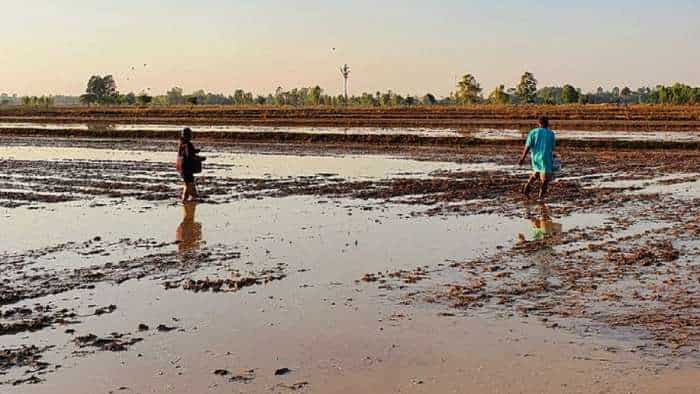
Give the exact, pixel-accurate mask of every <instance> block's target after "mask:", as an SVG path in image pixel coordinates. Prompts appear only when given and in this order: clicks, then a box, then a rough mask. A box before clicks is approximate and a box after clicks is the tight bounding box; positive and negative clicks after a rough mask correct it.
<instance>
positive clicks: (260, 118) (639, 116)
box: [0, 105, 700, 130]
mask: <svg viewBox="0 0 700 394" xmlns="http://www.w3.org/2000/svg"><path fill="white" fill-rule="evenodd" d="M541 114H547V115H548V116H549V117H550V118H551V119H552V120H553V121H555V123H556V124H557V125H558V126H560V127H585V128H590V129H597V128H609V129H610V128H613V129H617V130H626V129H634V128H655V129H662V130H678V129H686V130H687V129H694V128H697V126H698V125H699V124H700V110H698V107H697V106H641V105H640V106H617V105H586V106H579V105H572V106H514V107H511V106H488V105H486V106H468V107H422V106H418V107H411V108H271V107H242V108H241V107H225V106H195V107H192V106H181V107H147V108H133V107H131V108H125V107H92V108H87V107H82V108H81V107H74V108H73V107H70V108H60V107H56V108H23V107H17V108H5V109H2V110H0V120H5V121H36V122H42V121H49V122H74V121H101V122H108V123H138V122H156V123H181V122H183V121H186V123H187V124H201V123H208V124H239V125H269V126H345V127H359V126H372V127H411V126H421V127H506V126H511V127H516V128H518V127H521V126H522V127H528V126H530V125H531V124H532V120H533V119H535V118H536V117H537V116H538V115H541Z"/></svg>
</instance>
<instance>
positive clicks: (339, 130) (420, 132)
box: [0, 122, 700, 142]
mask: <svg viewBox="0 0 700 394" xmlns="http://www.w3.org/2000/svg"><path fill="white" fill-rule="evenodd" d="M188 126H189V125H164V124H150V123H144V124H104V123H31V122H0V131H1V130H3V129H17V130H21V129H38V130H49V131H50V130H93V131H108V130H116V131H122V130H123V131H130V130H139V131H177V130H182V129H183V128H184V127H188ZM194 129H195V130H196V131H202V132H229V133H300V134H313V135H319V134H331V135H333V134H341V135H414V136H421V137H459V136H465V137H473V138H479V139H487V140H504V139H507V140H512V139H524V138H525V136H526V131H525V130H517V129H489V128H483V129H475V130H461V129H449V128H445V129H436V128H419V127H394V128H391V127H389V128H380V127H264V126H236V125H198V126H196V127H194ZM557 137H558V138H560V139H565V140H599V139H604V140H620V141H677V142H693V141H700V134H699V133H698V132H697V131H690V130H689V131H673V132H666V131H631V132H628V131H605V130H602V131H589V130H557Z"/></svg>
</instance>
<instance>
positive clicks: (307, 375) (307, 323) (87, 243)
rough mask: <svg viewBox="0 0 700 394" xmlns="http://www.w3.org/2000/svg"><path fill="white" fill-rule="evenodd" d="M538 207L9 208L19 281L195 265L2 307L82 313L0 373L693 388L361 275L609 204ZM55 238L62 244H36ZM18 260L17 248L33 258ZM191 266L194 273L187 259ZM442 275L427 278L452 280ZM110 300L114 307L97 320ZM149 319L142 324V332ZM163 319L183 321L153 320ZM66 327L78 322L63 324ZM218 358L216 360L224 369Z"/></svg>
mask: <svg viewBox="0 0 700 394" xmlns="http://www.w3.org/2000/svg"><path fill="white" fill-rule="evenodd" d="M0 152H2V154H1V155H0V156H1V157H3V158H5V159H8V158H12V157H14V158H21V159H22V160H30V161H32V160H33V161H37V162H39V161H51V162H52V163H55V164H56V165H58V164H60V163H65V162H67V161H68V160H73V162H71V163H74V164H75V166H76V168H77V169H80V166H81V165H85V164H88V163H93V162H96V161H98V160H105V161H109V162H123V161H131V160H136V161H148V162H152V163H169V162H170V159H171V153H159V152H145V151H143V152H142V151H123V150H108V149H105V150H103V149H94V150H92V149H71V148H66V149H47V148H33V147H26V148H3V150H0ZM210 157H211V164H212V165H216V166H220V168H216V169H213V170H211V173H209V174H207V175H209V176H211V177H212V178H217V177H223V176H227V172H231V171H234V172H236V176H239V177H251V178H258V177H272V178H284V177H287V176H300V175H307V176H316V175H319V174H328V173H330V174H335V175H336V176H341V177H347V178H362V179H375V180H381V179H385V178H392V177H397V176H402V174H406V173H410V174H413V175H414V176H416V177H428V176H430V174H431V173H432V172H435V171H438V170H452V171H493V170H496V169H498V170H502V169H504V168H500V167H499V166H496V165H493V164H488V163H487V164H455V163H446V162H425V161H414V160H409V159H396V158H392V157H390V156H292V155H260V154H256V153H250V154H235V155H233V154H225V153H215V154H213V155H211V156H210ZM506 169H508V168H506ZM14 175H21V174H14ZM204 191H205V193H206V189H204ZM36 208H39V209H36ZM538 209H539V208H538V207H532V209H531V208H530V207H523V209H521V210H520V212H521V214H520V215H501V214H499V213H498V212H495V213H491V214H471V215H459V216H458V215H435V216H426V215H417V214H416V208H415V207H413V206H411V205H405V204H397V203H393V202H383V203H377V202H376V201H368V200H358V199H351V198H334V197H328V196H289V197H283V198H262V199H241V200H238V201H233V202H226V203H220V204H199V205H197V206H192V205H191V206H188V207H187V209H185V208H184V207H183V206H181V205H179V204H176V203H174V199H169V200H162V201H142V200H136V199H130V198H108V197H95V198H89V199H86V198H80V199H77V200H75V201H69V202H59V203H53V204H41V203H38V204H32V205H30V206H25V207H18V208H0V219H1V220H2V224H3V225H2V237H0V251H1V252H0V259H2V260H0V261H3V263H6V264H8V266H7V267H8V269H7V270H4V271H3V277H4V279H10V278H11V280H13V281H15V285H16V286H24V285H25V284H32V283H34V282H32V280H31V276H32V275H37V276H40V275H46V276H47V277H48V278H49V280H48V281H46V282H44V285H45V286H48V287H51V286H53V284H52V281H63V280H65V278H66V276H67V275H68V272H73V271H72V270H74V269H77V268H82V269H88V270H89V269H90V268H91V267H107V265H109V266H119V264H120V263H121V262H123V261H127V260H133V259H139V258H142V257H148V256H151V255H153V254H154V253H158V254H162V255H164V256H167V257H164V259H172V260H173V261H175V262H180V263H181V265H182V266H183V267H182V269H183V270H184V271H183V272H184V273H174V274H171V273H168V272H166V271H163V272H161V271H158V272H157V273H153V272H150V271H145V272H148V274H146V275H144V276H139V277H134V278H131V279H130V280H126V281H123V282H122V281H116V280H109V279H105V280H103V281H99V280H98V281H95V282H93V283H94V285H93V286H88V287H85V288H80V286H78V287H65V288H62V289H61V291H60V292H57V294H50V295H46V294H44V295H39V296H37V297H32V298H27V299H23V300H20V301H17V302H15V303H10V304H6V305H4V306H3V307H2V310H5V311H7V310H8V309H9V308H12V307H17V306H26V307H30V308H33V307H34V306H35V305H44V306H47V305H49V306H51V307H52V308H53V309H54V310H59V309H62V308H65V309H67V310H72V311H75V312H76V314H77V316H76V317H74V318H72V320H73V321H68V322H53V323H52V324H51V325H50V326H49V327H45V328H43V329H40V330H36V331H33V332H32V331H25V332H21V333H19V334H15V335H0V348H2V349H9V348H14V347H16V346H19V345H30V344H32V345H35V346H40V347H43V346H53V347H52V348H50V349H48V350H46V351H45V353H44V354H43V356H42V360H43V361H45V362H48V363H50V364H51V365H52V367H50V368H49V369H48V370H49V371H50V372H49V373H45V374H42V373H41V371H40V372H28V373H27V372H26V371H28V370H30V371H31V370H32V367H26V368H12V369H10V370H8V371H6V372H7V373H6V375H2V376H0V381H10V382H11V381H15V380H17V379H22V378H27V377H28V376H32V375H36V376H38V377H39V378H40V379H42V380H44V381H43V382H40V383H38V384H34V385H28V384H23V385H18V386H9V385H4V386H0V389H2V391H3V392H5V391H7V392H26V393H48V392H52V393H53V392H71V393H95V392H110V391H114V392H133V393H143V392H174V393H188V392H215V393H219V392H220V393H229V392H293V391H298V392H324V393H325V392H347V393H352V392H357V391H360V390H361V391H369V392H465V391H466V392H477V391H478V392H486V393H498V392H509V391H512V388H513V387H514V385H517V387H519V389H518V391H521V392H550V393H558V392H591V391H603V390H607V391H612V392H664V390H665V389H667V388H669V387H673V388H674V391H675V392H689V393H690V392H693V390H694V389H695V388H697V386H695V385H694V382H696V381H697V380H695V379H697V377H698V375H697V372H696V370H694V369H692V365H691V366H687V365H686V362H685V361H682V362H681V361H679V360H676V359H670V360H669V359H667V358H654V357H649V356H648V355H641V354H639V353H638V352H637V351H636V344H637V342H636V340H634V339H632V340H622V339H615V338H614V337H613V336H582V335H577V334H575V331H574V333H572V332H569V331H561V330H553V329H552V328H547V327H546V326H545V324H544V323H543V321H541V320H538V319H535V318H528V317H514V316H512V315H507V314H499V313H496V314H492V313H485V314H481V313H472V312H469V311H465V312H461V313H460V312H458V313H453V314H454V316H453V314H444V309H443V308H441V307H436V306H434V305H431V304H430V303H427V302H412V303H408V302H406V301H407V299H406V298H405V296H406V293H405V292H403V291H396V290H401V289H397V288H393V289H392V288H388V287H382V286H374V285H372V284H369V283H365V282H363V281H361V278H362V277H363V276H364V275H366V274H368V273H377V272H394V271H397V270H414V269H416V268H417V267H426V268H425V269H427V270H433V269H439V267H441V266H445V265H448V264H450V262H451V261H463V260H470V259H478V258H482V257H483V258H487V257H488V256H491V255H493V254H494V253H496V252H497V251H498V250H500V249H503V248H508V247H511V246H513V245H514V244H516V243H517V242H519V239H520V238H521V237H523V238H526V239H530V240H531V239H535V238H537V237H538V236H541V234H540V233H539V232H538V231H539V230H540V227H542V228H545V229H546V231H558V232H565V231H568V230H571V229H576V228H578V229H583V230H586V229H593V228H598V227H600V226H603V225H606V223H607V222H608V221H609V220H610V215H609V214H606V213H590V212H589V213H576V214H572V215H560V216H557V215H554V217H547V218H546V222H547V223H546V224H544V225H540V224H541V222H544V221H545V218H535V219H536V221H537V223H536V224H533V220H535V219H533V217H532V215H533V213H532V212H533V211H534V212H535V214H534V215H535V216H537V214H536V212H537V211H538ZM647 228H648V227H645V226H642V227H641V228H640V229H638V230H636V231H644V230H646V229H647ZM125 239H129V240H130V241H128V242H126V241H124V240H125ZM71 242H72V243H73V244H67V243H71ZM57 245H64V246H60V247H57ZM44 248H50V249H49V250H43V251H42V252H41V253H28V251H32V250H41V249H44ZM217 250H223V251H225V252H226V253H224V254H217ZM198 252H203V253H212V254H213V255H214V256H215V259H214V260H208V261H209V263H206V264H200V265H196V264H197V263H196V262H194V261H192V260H190V259H191V257H190V255H191V254H193V253H198ZM12 256H21V259H22V260H23V261H22V263H17V261H16V258H14V257H12ZM200 257H202V256H200ZM149 261H150V260H149ZM158 261H160V260H158ZM10 264H11V265H10ZM23 264H24V265H23ZM149 264H150V263H149ZM192 264H195V267H194V268H193V269H192V270H189V269H187V266H189V265H192ZM279 267H281V268H279ZM139 268H142V267H140V266H139ZM278 268H279V269H281V272H283V274H284V277H282V278H280V279H278V280H274V281H270V282H269V283H258V284H256V285H253V286H249V287H245V288H242V289H240V290H239V291H235V292H193V291H190V290H186V289H185V288H184V287H178V288H174V289H168V288H167V286H165V285H164V283H166V282H168V281H172V280H178V279H180V277H181V276H182V277H184V278H186V279H194V280H205V279H207V278H211V279H215V278H230V277H234V276H235V275H237V273H242V274H244V275H245V274H246V273H248V272H252V273H254V275H257V274H256V273H259V272H261V271H265V270H275V269H278ZM96 272H106V269H100V270H97V271H95V272H93V274H95V273H96ZM276 272H277V271H276ZM450 275H453V274H450ZM93 276H94V275H93ZM439 276H440V275H439V274H436V277H435V278H434V279H432V280H433V281H435V280H442V279H444V278H440V277H439ZM86 278H87V277H86ZM173 278H175V279H173ZM446 280H450V281H459V280H464V277H460V276H459V275H458V276H451V277H449V278H447V279H446ZM108 305H114V306H115V307H116V309H114V310H113V311H112V312H111V313H106V314H101V315H96V314H93V311H94V310H95V309H96V308H97V307H104V306H108ZM69 320H71V319H69ZM140 324H145V325H147V326H148V327H147V328H144V329H143V330H139V325H140ZM161 324H162V325H164V326H167V327H171V328H173V330H171V331H167V332H166V331H164V330H160V331H159V330H157V329H156V327H158V325H161ZM167 327H166V328H167ZM69 329H70V330H74V332H66V330H69ZM111 333H117V334H124V335H126V337H129V338H141V339H142V341H140V342H137V343H134V344H132V345H130V346H128V349H127V350H125V351H117V352H113V351H99V350H98V351H88V352H86V351H85V349H84V348H79V347H78V346H77V344H76V342H75V338H77V337H79V336H84V335H87V334H95V335H97V336H98V337H103V338H105V337H109V336H110V335H111ZM57 365H60V366H61V367H60V368H56V366H57ZM667 365H672V366H674V367H679V368H681V369H680V370H677V371H676V370H672V369H669V368H667ZM283 368H287V369H289V371H288V372H287V371H285V370H281V369H283ZM217 370H222V371H219V373H218V374H216V373H214V372H215V371H217ZM278 370H281V372H280V374H276V373H275V372H276V371H278ZM224 371H225V372H224ZM282 372H286V373H282ZM660 382H661V383H660Z"/></svg>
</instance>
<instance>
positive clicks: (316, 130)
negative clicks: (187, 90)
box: [0, 122, 459, 137]
mask: <svg viewBox="0 0 700 394" xmlns="http://www.w3.org/2000/svg"><path fill="white" fill-rule="evenodd" d="M185 127H191V125H163V124H99V123H98V124H91V123H27V122H0V130H1V129H42V130H65V129H68V130H95V131H101V130H105V131H106V130H142V131H168V130H174V131H177V130H182V129H183V128H185ZM194 129H195V130H196V131H206V132H230V133H270V132H273V133H304V134H343V135H373V134H380V135H416V136H423V137H455V136H459V134H458V133H457V132H456V131H454V130H450V129H426V128H418V127H402V128H391V127H387V128H376V127H372V128H370V127H262V126H226V125H198V126H196V127H194Z"/></svg>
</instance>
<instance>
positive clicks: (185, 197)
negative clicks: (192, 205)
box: [180, 183, 189, 202]
mask: <svg viewBox="0 0 700 394" xmlns="http://www.w3.org/2000/svg"><path fill="white" fill-rule="evenodd" d="M188 188H189V186H188V185H187V183H185V184H184V185H183V186H182V194H181V196H180V199H181V200H182V202H185V201H187V195H188V194H189V191H188V190H187V189H188Z"/></svg>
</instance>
